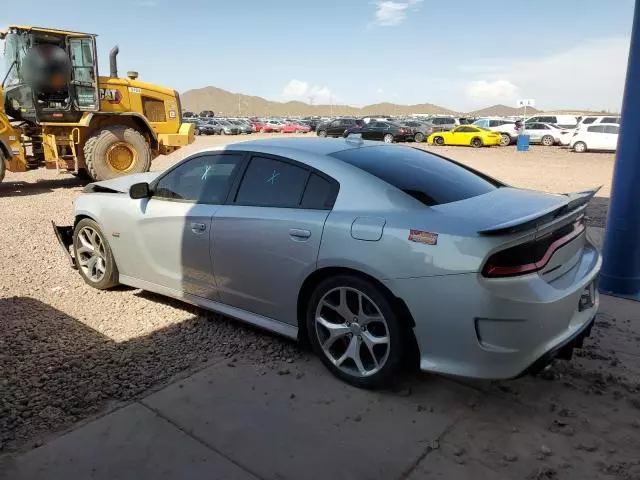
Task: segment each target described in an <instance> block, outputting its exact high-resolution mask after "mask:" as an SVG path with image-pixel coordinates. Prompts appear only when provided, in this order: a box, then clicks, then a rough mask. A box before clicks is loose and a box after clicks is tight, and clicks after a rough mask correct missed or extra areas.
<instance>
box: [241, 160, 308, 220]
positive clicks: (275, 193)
mask: <svg viewBox="0 0 640 480" xmlns="http://www.w3.org/2000/svg"><path fill="white" fill-rule="evenodd" d="M308 176H309V172H308V171H307V170H306V169H304V168H302V167H298V166H296V165H293V164H291V163H288V162H283V161H280V160H275V159H272V158H266V157H260V156H255V157H253V158H252V159H251V163H250V164H249V167H248V168H247V170H246V172H245V174H244V178H243V179H242V183H240V188H239V189H238V193H237V195H236V200H235V201H236V203H237V204H242V205H253V206H258V207H282V208H296V207H299V205H300V200H301V198H302V192H303V191H304V189H305V186H306V184H307V178H308Z"/></svg>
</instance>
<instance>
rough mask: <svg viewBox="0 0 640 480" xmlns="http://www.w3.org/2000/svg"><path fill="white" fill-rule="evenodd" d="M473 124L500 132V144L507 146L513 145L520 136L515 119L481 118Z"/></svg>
mask: <svg viewBox="0 0 640 480" xmlns="http://www.w3.org/2000/svg"><path fill="white" fill-rule="evenodd" d="M473 124H474V125H475V126H477V127H482V128H486V129H487V130H492V131H494V132H498V133H499V134H500V145H502V146H503V147H506V146H507V145H511V144H512V143H513V142H515V141H516V140H517V138H518V129H517V128H516V124H515V122H514V121H513V120H505V119H504V118H481V119H480V120H476V121H475V122H473Z"/></svg>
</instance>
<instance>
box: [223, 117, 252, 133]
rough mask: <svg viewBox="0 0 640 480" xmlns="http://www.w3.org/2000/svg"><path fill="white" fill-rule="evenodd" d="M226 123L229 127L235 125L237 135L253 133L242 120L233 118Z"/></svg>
mask: <svg viewBox="0 0 640 480" xmlns="http://www.w3.org/2000/svg"><path fill="white" fill-rule="evenodd" d="M226 121H227V122H228V123H230V124H231V125H235V126H236V127H238V132H239V133H245V134H248V133H253V127H252V126H251V125H249V124H248V123H245V122H244V121H242V120H239V119H236V118H234V119H227V120H226Z"/></svg>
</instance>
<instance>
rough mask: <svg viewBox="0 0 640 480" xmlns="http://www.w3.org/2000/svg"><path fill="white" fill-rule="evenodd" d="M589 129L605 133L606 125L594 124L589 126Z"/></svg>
mask: <svg viewBox="0 0 640 480" xmlns="http://www.w3.org/2000/svg"><path fill="white" fill-rule="evenodd" d="M587 131H588V132H592V133H594V132H595V133H604V125H592V126H591V127H589V128H587Z"/></svg>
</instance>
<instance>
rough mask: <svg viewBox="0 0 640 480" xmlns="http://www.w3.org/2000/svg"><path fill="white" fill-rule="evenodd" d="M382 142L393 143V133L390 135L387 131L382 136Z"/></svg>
mask: <svg viewBox="0 0 640 480" xmlns="http://www.w3.org/2000/svg"><path fill="white" fill-rule="evenodd" d="M383 140H384V143H393V135H391V134H390V133H387V134H386V135H385V136H384V137H383Z"/></svg>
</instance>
